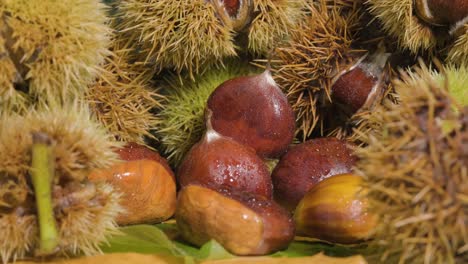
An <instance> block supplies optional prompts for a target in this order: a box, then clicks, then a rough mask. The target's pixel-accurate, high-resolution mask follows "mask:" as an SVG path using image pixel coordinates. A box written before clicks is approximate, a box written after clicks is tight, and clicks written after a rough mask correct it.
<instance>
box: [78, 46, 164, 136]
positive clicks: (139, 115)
mask: <svg viewBox="0 0 468 264" xmlns="http://www.w3.org/2000/svg"><path fill="white" fill-rule="evenodd" d="M123 44H124V43H122V41H120V40H118V39H115V40H114V42H113V48H112V52H113V53H112V55H111V56H109V57H108V58H107V59H106V62H105V65H104V67H103V69H102V70H101V71H100V76H99V78H98V80H97V81H96V82H95V83H94V84H93V85H92V86H91V87H90V88H89V93H88V95H87V100H88V102H89V104H90V106H91V109H92V111H93V113H94V114H95V115H96V117H97V119H98V120H99V121H100V122H101V123H102V124H103V125H104V126H105V127H106V128H107V130H108V131H109V133H111V134H113V135H114V136H115V137H116V139H117V140H119V141H124V142H136V143H138V144H142V145H144V144H145V137H150V138H151V137H153V136H152V134H151V133H150V131H151V130H152V129H154V128H155V127H156V126H157V125H158V123H159V119H158V118H157V117H156V116H155V115H154V114H153V113H152V110H154V109H157V108H160V107H161V101H162V100H163V99H164V97H163V96H162V95H161V94H160V93H159V92H158V89H156V88H154V87H153V83H152V77H153V74H154V70H152V69H150V68H148V67H146V65H144V64H142V63H138V62H133V61H135V60H136V59H135V58H133V57H132V51H131V49H128V48H125V47H124V46H123Z"/></svg>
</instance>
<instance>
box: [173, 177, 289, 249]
mask: <svg viewBox="0 0 468 264" xmlns="http://www.w3.org/2000/svg"><path fill="white" fill-rule="evenodd" d="M216 189H217V190H218V191H215V190H213V189H211V188H206V187H202V186H198V185H189V186H187V187H185V188H183V189H182V190H181V191H180V192H179V197H178V201H177V210H176V214H175V217H176V221H177V225H178V227H179V230H180V232H181V234H182V236H183V237H184V238H185V239H186V240H187V241H189V242H191V243H193V244H195V245H198V246H201V245H203V244H204V243H206V242H207V241H209V240H210V239H215V240H216V241H218V242H219V243H220V244H221V245H222V246H223V247H224V248H226V249H227V250H228V251H230V252H231V253H233V254H236V255H264V254H269V253H272V252H274V251H277V250H280V249H283V248H286V247H287V246H288V244H289V243H290V242H291V241H292V239H293V238H294V223H293V221H292V218H291V215H290V214H289V213H288V212H287V211H286V210H285V209H284V208H282V207H281V206H279V205H278V204H276V203H275V202H274V201H272V200H270V199H267V198H265V197H263V196H259V195H255V194H250V193H245V192H239V191H236V190H232V189H230V188H223V187H221V188H219V187H217V188H216Z"/></svg>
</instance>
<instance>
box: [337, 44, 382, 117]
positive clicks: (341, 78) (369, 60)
mask: <svg viewBox="0 0 468 264" xmlns="http://www.w3.org/2000/svg"><path fill="white" fill-rule="evenodd" d="M388 57H389V54H388V53H384V52H383V51H382V50H379V51H377V52H376V53H375V54H373V55H372V56H367V55H366V56H363V57H362V58H361V59H359V60H358V62H357V63H356V64H355V65H354V66H352V67H350V68H349V69H347V70H346V71H344V72H342V73H341V74H339V75H338V76H337V77H336V78H335V79H334V80H333V85H332V87H331V93H332V99H333V100H337V101H338V102H340V103H342V104H343V105H344V106H345V107H346V108H347V109H348V112H350V113H352V114H354V113H356V112H358V111H359V110H360V109H362V108H365V107H370V106H372V105H373V104H374V102H375V101H376V99H377V98H379V97H380V96H381V95H382V93H383V82H382V80H383V77H384V74H385V72H384V71H383V69H384V67H385V64H386V63H387V60H388Z"/></svg>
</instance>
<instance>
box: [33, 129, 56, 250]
mask: <svg viewBox="0 0 468 264" xmlns="http://www.w3.org/2000/svg"><path fill="white" fill-rule="evenodd" d="M32 137H33V145H32V153H31V156H32V163H31V171H30V174H31V179H32V184H33V187H34V194H35V198H36V207H37V216H38V223H39V236H40V240H39V249H38V251H37V252H36V255H40V256H46V255H51V254H53V253H55V252H56V250H57V248H58V232H57V224H56V222H55V217H54V211H53V205H52V191H51V189H52V180H53V177H54V167H55V166H54V159H53V157H52V156H53V155H52V147H51V141H50V138H49V137H48V136H47V135H46V134H44V133H33V135H32Z"/></svg>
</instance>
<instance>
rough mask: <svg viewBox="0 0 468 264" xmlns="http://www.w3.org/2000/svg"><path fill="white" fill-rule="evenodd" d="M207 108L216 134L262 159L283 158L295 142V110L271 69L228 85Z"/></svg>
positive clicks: (214, 94)
mask: <svg viewBox="0 0 468 264" xmlns="http://www.w3.org/2000/svg"><path fill="white" fill-rule="evenodd" d="M207 108H208V109H210V110H211V111H212V112H213V115H212V118H211V123H212V125H213V128H214V129H215V130H216V131H218V132H219V133H220V134H221V135H224V136H228V137H231V138H233V139H235V140H237V141H238V142H240V143H242V144H244V145H248V146H251V147H252V148H253V149H255V151H256V152H257V154H258V155H259V156H261V157H268V158H275V157H279V156H280V155H281V154H283V153H284V152H285V151H286V149H287V147H288V146H289V144H291V142H292V140H293V137H294V127H295V121H294V113H293V110H292V108H291V106H290V105H289V103H288V100H287V98H286V96H285V95H284V94H283V92H282V91H281V90H280V88H279V87H278V86H277V85H276V83H275V81H274V80H273V78H272V76H271V74H270V71H269V70H266V71H265V72H264V73H262V74H259V75H254V76H247V77H238V78H234V79H231V80H228V81H226V82H224V83H223V84H221V85H220V86H219V87H217V88H216V90H215V91H214V92H213V93H212V94H211V95H210V97H209V99H208V102H207Z"/></svg>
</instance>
